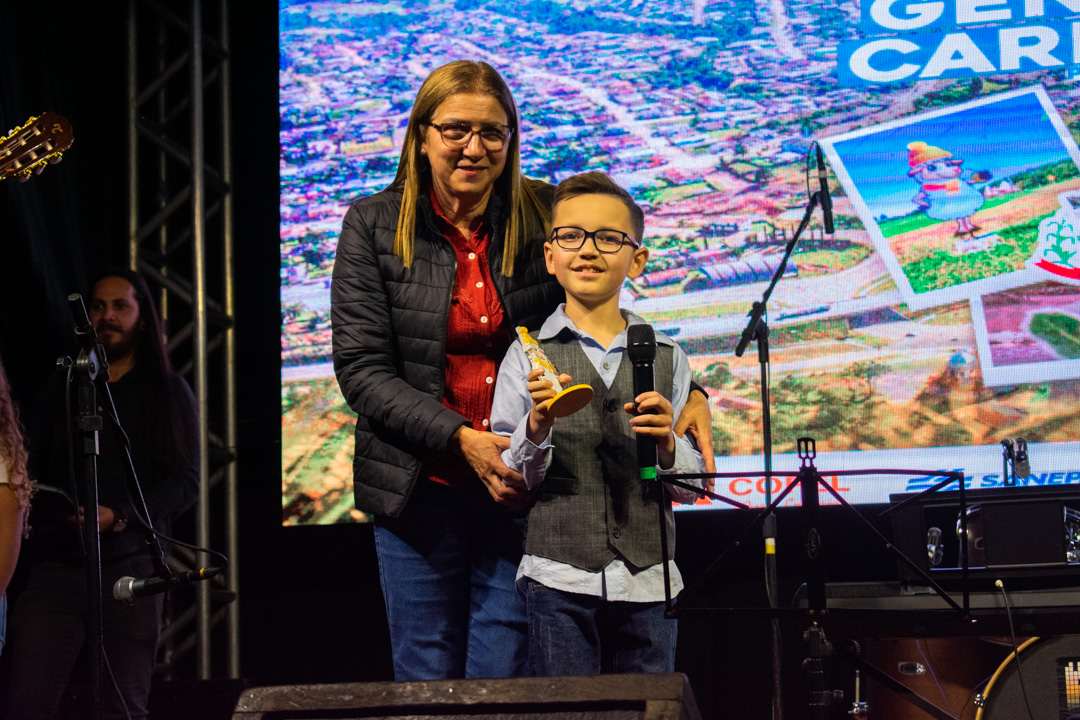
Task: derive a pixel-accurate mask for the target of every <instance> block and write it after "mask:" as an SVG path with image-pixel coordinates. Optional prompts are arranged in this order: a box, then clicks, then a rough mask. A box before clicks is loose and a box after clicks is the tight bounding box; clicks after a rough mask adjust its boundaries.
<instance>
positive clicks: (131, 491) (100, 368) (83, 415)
mask: <svg viewBox="0 0 1080 720" xmlns="http://www.w3.org/2000/svg"><path fill="white" fill-rule="evenodd" d="M68 307H69V308H70V310H71V315H72V318H73V319H74V320H75V336H76V337H77V338H78V340H79V344H80V346H81V350H80V351H79V356H78V359H76V360H75V362H74V363H71V361H70V359H69V358H63V359H62V361H61V364H62V365H65V366H70V367H72V368H73V369H74V372H75V375H76V383H77V397H78V411H77V412H78V414H77V416H76V422H75V426H76V428H77V429H78V430H79V434H80V438H81V443H80V444H79V446H78V447H79V450H78V452H79V453H80V454H81V455H82V458H83V462H82V471H83V485H84V490H83V497H84V498H85V499H84V500H83V503H84V505H83V507H84V511H83V516H84V520H83V527H82V532H83V544H84V546H85V547H86V588H87V593H88V599H87V603H88V621H87V622H88V625H87V630H86V636H87V637H86V652H87V662H88V664H89V676H90V688H91V689H90V705H91V708H90V717H91V718H92V719H93V720H100V719H101V718H103V717H104V710H105V706H104V694H103V687H104V662H103V658H104V628H103V626H102V586H101V582H102V581H101V529H100V528H101V526H100V522H101V519H100V516H99V513H98V506H99V503H98V476H97V456H98V455H99V454H100V452H99V446H98V433H99V432H100V431H101V429H102V426H103V423H102V418H101V416H100V415H98V414H97V410H98V400H97V396H98V390H99V387H98V383H99V382H100V383H101V385H100V391H101V392H100V394H101V396H102V402H101V405H102V407H103V408H104V409H105V411H106V414H107V415H108V417H109V419H110V420H112V424H113V435H114V437H115V438H116V441H117V445H118V446H120V447H121V448H122V449H123V452H124V458H125V463H124V471H125V473H124V474H125V479H126V481H127V488H128V496H129V498H130V499H131V502H132V505H133V509H134V510H135V512H136V513H138V512H140V511H141V512H142V519H144V520H145V521H146V524H147V526H148V528H140V529H141V530H143V533H144V536H145V539H146V546H147V550H148V551H149V552H150V561H151V563H152V564H153V566H154V570H155V574H156V575H160V576H161V577H168V575H169V566H168V564H167V563H166V561H165V551H164V549H163V548H162V546H161V542H160V541H159V540H158V537H157V534H156V533H154V532H153V528H152V526H151V519H150V511H149V509H148V508H147V505H146V499H145V497H144V496H143V492H142V488H141V486H140V485H139V479H138V476H137V475H136V473H135V465H134V463H133V462H132V460H131V446H130V444H129V442H128V438H127V434H126V433H124V431H123V428H122V427H121V426H120V421H119V418H118V417H117V416H116V406H115V405H114V404H113V399H112V393H111V392H110V391H109V382H108V380H109V362H108V359H107V358H106V356H105V349H104V348H103V347H102V346H101V345H100V344H98V341H97V332H95V330H94V326H93V325H92V324H91V323H90V317H89V316H88V315H87V314H86V306H85V305H84V304H83V300H82V296H81V295H79V294H78V293H72V294H71V295H68ZM135 503H138V507H135ZM139 524H140V525H142V523H139Z"/></svg>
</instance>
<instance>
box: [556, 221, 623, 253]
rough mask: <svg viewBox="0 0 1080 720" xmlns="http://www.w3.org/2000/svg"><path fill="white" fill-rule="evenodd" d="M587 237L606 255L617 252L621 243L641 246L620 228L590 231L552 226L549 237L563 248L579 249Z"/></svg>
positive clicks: (620, 247) (620, 248)
mask: <svg viewBox="0 0 1080 720" xmlns="http://www.w3.org/2000/svg"><path fill="white" fill-rule="evenodd" d="M589 238H592V239H593V244H594V245H596V249H597V250H599V251H600V252H602V253H605V254H607V255H613V254H615V253H617V252H619V251H620V250H622V246H623V245H629V246H630V247H633V248H638V247H641V243H639V242H638V241H637V240H635V239H634V238H632V237H630V236H629V235H627V234H626V233H624V232H622V231H621V230H608V229H606V228H601V229H600V230H597V231H595V232H590V231H589V230H586V229H585V228H579V227H572V226H564V227H557V228H553V229H552V231H551V239H552V240H554V241H555V243H556V244H557V245H558V246H559V247H561V248H562V249H563V250H580V249H581V248H582V247H584V246H585V241H586V240H588V239H589Z"/></svg>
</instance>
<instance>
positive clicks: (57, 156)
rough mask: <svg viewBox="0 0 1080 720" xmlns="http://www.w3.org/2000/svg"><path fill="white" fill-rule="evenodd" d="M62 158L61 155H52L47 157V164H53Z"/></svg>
mask: <svg viewBox="0 0 1080 720" xmlns="http://www.w3.org/2000/svg"><path fill="white" fill-rule="evenodd" d="M63 159H64V156H63V155H53V156H52V157H51V158H49V164H50V165H55V164H56V163H58V162H60V161H61V160H63Z"/></svg>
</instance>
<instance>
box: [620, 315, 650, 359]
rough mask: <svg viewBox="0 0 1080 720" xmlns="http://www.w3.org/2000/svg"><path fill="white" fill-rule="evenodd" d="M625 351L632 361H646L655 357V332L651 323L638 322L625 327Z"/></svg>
mask: <svg viewBox="0 0 1080 720" xmlns="http://www.w3.org/2000/svg"><path fill="white" fill-rule="evenodd" d="M626 352H627V354H629V355H630V362H632V363H643V362H644V363H648V362H652V361H653V360H654V359H655V358H656V333H655V332H653V329H652V325H646V324H645V323H639V324H637V325H631V326H630V327H628V328H627V329H626Z"/></svg>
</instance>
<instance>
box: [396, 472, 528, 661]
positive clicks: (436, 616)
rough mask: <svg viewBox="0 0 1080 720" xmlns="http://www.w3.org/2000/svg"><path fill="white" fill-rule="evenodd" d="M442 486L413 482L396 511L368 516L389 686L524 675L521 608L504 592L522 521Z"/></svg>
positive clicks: (509, 589)
mask: <svg viewBox="0 0 1080 720" xmlns="http://www.w3.org/2000/svg"><path fill="white" fill-rule="evenodd" d="M420 482H421V483H423V482H425V481H424V480H420ZM430 484H433V483H430ZM452 492H453V491H450V490H448V489H444V488H426V487H425V488H423V489H421V488H420V487H418V488H417V490H416V491H415V492H414V497H413V498H412V499H411V500H410V504H409V506H408V507H407V508H406V509H405V512H404V513H403V514H402V517H400V518H382V517H379V518H376V521H375V548H376V552H377V553H378V556H379V579H380V581H381V584H382V590H383V597H384V599H385V601H386V614H387V619H388V620H389V624H390V643H391V646H392V649H393V655H394V679H395V680H397V681H398V682H404V681H410V680H440V679H453V678H463V677H469V678H484V677H489V678H490V677H520V676H523V675H525V674H527V669H528V667H527V662H528V650H527V637H528V636H527V630H528V625H527V622H526V618H525V605H524V603H523V602H522V601H521V598H520V597H518V595H517V592H516V590H515V588H514V577H515V575H516V574H517V566H518V563H519V562H520V561H521V551H522V547H523V537H524V520H523V519H522V518H521V517H520V516H517V515H514V514H511V513H509V512H507V511H505V510H502V509H499V508H496V507H495V506H494V503H493V502H492V501H491V500H490V499H489V498H488V499H486V501H485V500H484V499H479V498H472V501H470V500H464V499H462V498H452V496H451V493H452ZM433 496H440V497H433ZM485 497H486V491H485ZM439 500H444V501H446V500H449V502H440V501H439ZM460 500H464V501H460Z"/></svg>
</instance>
